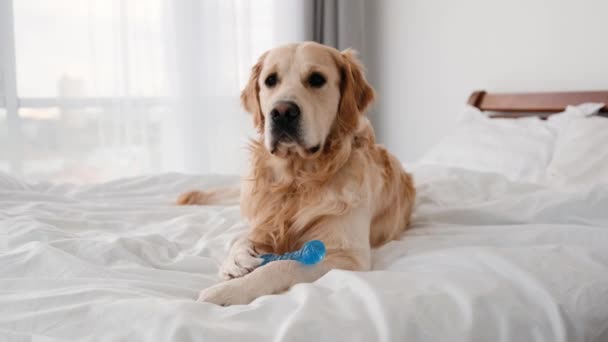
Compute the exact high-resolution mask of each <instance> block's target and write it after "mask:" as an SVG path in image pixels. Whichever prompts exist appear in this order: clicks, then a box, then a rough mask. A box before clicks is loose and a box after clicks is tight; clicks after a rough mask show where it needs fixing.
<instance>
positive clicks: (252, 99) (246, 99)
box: [241, 53, 266, 133]
mask: <svg viewBox="0 0 608 342" xmlns="http://www.w3.org/2000/svg"><path fill="white" fill-rule="evenodd" d="M265 57H266V53H264V54H263V55H262V56H260V58H259V59H258V61H257V63H255V65H254V66H253V67H252V68H251V74H250V75H249V81H247V85H246V86H245V89H243V91H242V92H241V105H242V106H243V108H244V109H245V110H246V111H247V112H249V113H251V114H252V115H253V126H254V127H255V128H256V129H257V130H258V132H259V133H262V132H264V115H263V114H262V108H261V107H260V96H259V92H260V85H259V84H258V80H259V79H260V74H261V73H262V66H263V64H264V58H265Z"/></svg>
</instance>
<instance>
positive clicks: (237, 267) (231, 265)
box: [219, 246, 263, 280]
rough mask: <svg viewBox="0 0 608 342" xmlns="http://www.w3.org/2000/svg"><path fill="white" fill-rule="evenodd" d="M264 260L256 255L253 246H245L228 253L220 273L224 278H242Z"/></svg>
mask: <svg viewBox="0 0 608 342" xmlns="http://www.w3.org/2000/svg"><path fill="white" fill-rule="evenodd" d="M262 261H263V260H262V259H261V258H258V257H257V256H256V255H255V252H254V251H253V248H251V247H249V246H243V247H242V248H238V249H237V250H233V251H232V252H231V253H230V255H228V258H226V260H224V263H223V264H222V266H221V267H220V271H219V275H220V277H222V278H223V279H224V280H230V279H233V278H240V277H242V276H244V275H246V274H247V273H250V272H251V271H253V270H254V269H256V268H257V267H258V266H260V264H262Z"/></svg>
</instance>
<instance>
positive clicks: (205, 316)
mask: <svg viewBox="0 0 608 342" xmlns="http://www.w3.org/2000/svg"><path fill="white" fill-rule="evenodd" d="M415 177H416V182H417V184H418V194H419V197H418V203H417V207H416V210H415V216H414V220H413V226H412V229H410V230H409V231H408V232H407V233H405V234H404V235H403V237H402V238H401V240H399V241H394V242H391V243H389V244H388V245H386V246H384V247H382V248H381V249H379V250H377V251H376V252H375V253H374V271H373V272H361V273H355V272H345V271H337V270H336V271H332V272H330V273H328V274H327V275H326V276H324V277H323V278H321V279H320V280H318V281H317V282H315V283H313V284H301V285H297V286H295V287H294V288H292V289H291V290H290V291H288V292H287V293H285V294H282V295H274V296H265V297H262V298H259V299H257V300H256V301H254V302H253V303H252V304H250V305H248V306H233V307H227V308H223V307H218V306H214V305H211V304H204V303H197V302H195V301H194V300H195V298H196V296H197V294H198V291H199V290H200V289H202V288H205V287H207V286H210V285H212V284H214V283H215V282H217V281H219V280H218V278H217V276H216V273H217V267H218V264H219V262H220V261H221V260H222V258H223V257H224V256H225V254H226V252H227V249H228V247H229V242H230V241H231V239H232V238H234V236H235V235H236V234H238V233H239V232H241V231H243V230H244V229H246V224H245V223H244V222H242V221H241V219H240V216H239V210H238V208H237V207H236V206H226V207H221V206H210V207H177V206H174V205H172V204H171V202H172V201H173V199H174V198H175V197H176V195H177V194H178V193H179V192H181V191H183V190H187V189H192V188H209V187H212V186H216V185H225V184H229V183H231V182H234V181H236V178H235V177H220V176H207V177H194V176H184V175H177V174H166V175H159V176H149V177H139V178H132V179H124V180H118V181H114V182H110V183H105V184H100V185H91V186H71V185H55V186H53V185H49V184H38V185H28V184H24V183H22V182H20V181H17V180H15V179H13V178H11V177H9V176H6V175H4V174H0V341H86V340H105V341H215V340H227V341H307V342H308V341H340V340H348V341H419V342H420V341H433V342H435V341H548V342H549V341H550V342H555V341H598V342H599V341H608V187H606V186H604V187H597V188H592V189H579V191H577V192H571V191H572V189H570V190H569V191H568V192H565V191H563V190H559V189H550V188H544V187H541V186H538V185H532V184H523V183H513V182H509V181H507V180H506V179H504V178H503V177H501V176H498V175H494V174H482V173H476V172H472V171H464V170H458V169H448V168H442V167H430V166H428V167H419V168H417V169H416V170H415ZM268 281H272V279H269V280H268Z"/></svg>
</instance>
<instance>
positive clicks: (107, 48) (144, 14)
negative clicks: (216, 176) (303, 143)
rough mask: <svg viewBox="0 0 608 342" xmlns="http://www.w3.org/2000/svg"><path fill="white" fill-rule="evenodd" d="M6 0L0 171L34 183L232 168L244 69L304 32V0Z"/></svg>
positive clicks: (244, 130)
mask: <svg viewBox="0 0 608 342" xmlns="http://www.w3.org/2000/svg"><path fill="white" fill-rule="evenodd" d="M2 1H3V5H2V6H1V7H0V21H2V20H3V19H4V20H5V19H6V18H9V19H10V21H12V22H13V25H0V30H1V32H0V37H2V38H0V39H1V40H0V50H2V51H3V52H4V53H3V54H0V55H2V56H7V55H8V56H11V55H12V56H14V57H15V58H14V62H13V63H11V62H10V61H9V62H7V61H6V60H5V59H6V58H4V57H2V56H0V58H2V59H3V61H2V63H0V65H2V70H0V72H1V73H0V80H2V81H1V85H0V88H2V89H3V90H0V96H2V100H0V171H3V170H4V171H8V172H10V173H13V174H16V175H19V176H24V177H25V178H27V179H30V180H52V181H73V182H91V181H102V180H107V179H112V178H116V177H123V176H133V175H139V174H145V173H154V172H160V171H181V172H190V173H203V172H206V173H220V172H221V173H240V172H241V170H242V167H243V165H244V163H245V162H246V153H245V151H246V149H245V146H246V143H247V140H248V138H249V136H251V135H253V134H254V132H253V130H252V129H251V128H250V127H251V123H250V118H249V117H248V116H247V115H246V114H244V113H243V112H242V110H241V108H240V106H239V99H238V98H239V91H240V89H241V88H242V86H243V85H244V83H245V80H246V79H247V76H248V72H249V68H250V66H251V65H252V64H253V62H254V61H255V59H256V58H257V56H258V55H259V54H261V53H262V52H263V51H265V50H267V49H268V48H271V47H272V46H274V45H276V44H280V43H284V42H287V41H297V40H305V39H309V38H310V37H311V35H312V34H311V29H312V28H310V29H309V26H310V25H308V22H309V20H311V15H312V8H311V6H309V4H308V3H307V1H306V0H297V1H282V0H173V1H169V0H53V1H42V2H41V1H37V0H13V1H10V0H2ZM7 4H9V6H7ZM11 5H12V6H11ZM9 10H10V13H8V12H9ZM2 11H4V12H2ZM6 22H7V21H5V23H6ZM11 26H12V27H11ZM11 28H12V32H11V30H10V29H11ZM6 37H11V38H13V40H14V45H12V44H11V40H10V39H6ZM11 45H12V46H11ZM11 74H14V75H16V77H15V81H14V82H12V81H11V77H6V75H9V76H10V75H11ZM7 89H8V90H9V91H7ZM11 89H12V90H14V91H10V90H11ZM11 101H12V102H11ZM6 103H17V104H18V105H17V108H9V107H7V106H6ZM15 137H16V138H15ZM15 151H18V153H14V152H15ZM12 156H16V157H15V158H12Z"/></svg>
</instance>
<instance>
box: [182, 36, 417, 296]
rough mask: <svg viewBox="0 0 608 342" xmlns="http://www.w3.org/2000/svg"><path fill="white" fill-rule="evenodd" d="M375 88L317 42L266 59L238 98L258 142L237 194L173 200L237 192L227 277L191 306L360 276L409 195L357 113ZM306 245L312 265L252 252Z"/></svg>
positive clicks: (393, 162)
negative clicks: (312, 252) (319, 248)
mask: <svg viewBox="0 0 608 342" xmlns="http://www.w3.org/2000/svg"><path fill="white" fill-rule="evenodd" d="M373 99H374V90H373V89H372V87H371V86H370V85H369V84H368V82H367V81H366V79H365V77H364V75H363V69H362V67H361V64H360V63H359V61H358V60H357V58H356V57H355V54H354V52H353V51H352V50H346V51H343V52H340V51H338V50H335V49H333V48H330V47H327V46H323V45H320V44H317V43H312V42H305V43H298V44H289V45H285V46H282V47H278V48H276V49H273V50H270V51H268V52H266V53H264V54H263V55H262V56H261V57H260V59H259V60H258V62H257V63H256V64H255V66H253V68H252V71H251V77H250V79H249V82H248V84H247V86H246V87H245V89H244V90H243V92H242V94H241V101H242V105H243V107H244V108H245V109H246V110H247V111H248V112H250V113H251V114H252V115H253V124H254V125H255V127H256V128H257V131H258V132H259V137H258V138H257V139H255V140H254V141H252V143H251V147H250V148H251V160H250V166H249V170H248V173H247V174H246V175H245V177H244V178H243V181H242V184H241V187H240V191H236V190H215V191H210V192H203V191H192V192H188V193H185V194H183V195H182V196H181V197H180V198H179V199H178V204H183V205H186V204H215V203H225V202H227V201H228V202H229V201H230V198H231V197H234V196H238V193H239V192H240V205H241V212H242V214H243V216H244V217H245V218H246V219H247V221H248V223H249V231H248V232H247V233H246V234H245V235H244V236H242V237H241V238H240V239H238V240H237V241H235V243H234V244H233V245H232V247H231V249H230V252H229V255H228V257H227V259H226V260H225V262H224V263H223V265H222V266H221V267H220V275H221V276H222V277H223V278H224V279H225V280H226V281H224V282H221V283H219V284H217V285H215V286H212V287H210V288H207V289H205V290H203V291H201V293H200V296H199V301H204V302H210V303H215V304H219V305H234V304H247V303H249V302H251V301H253V300H254V299H256V298H257V297H260V296H264V295H269V294H276V293H281V292H284V291H286V290H288V289H289V288H290V287H291V286H293V285H295V284H298V283H304V282H313V281H315V280H317V279H318V278H320V277H321V276H323V275H324V274H325V273H327V272H328V271H330V270H332V269H342V270H352V271H366V270H369V269H370V268H371V248H374V247H378V246H380V245H382V244H384V243H386V242H387V241H390V240H391V239H395V238H397V237H398V236H399V235H400V233H402V232H403V231H404V230H405V229H406V228H407V226H408V224H409V220H410V215H411V212H412V205H413V202H414V197H415V190H414V187H413V184H412V178H411V176H410V175H409V174H408V173H406V172H405V171H404V170H403V168H402V166H401V164H400V163H399V161H398V160H397V159H396V158H395V157H393V156H392V155H391V154H390V153H389V152H388V151H387V150H386V149H385V148H384V147H383V146H380V145H377V144H376V142H375V136H374V131H373V129H372V127H371V125H370V123H369V121H368V119H367V118H366V117H365V116H364V113H365V110H366V109H367V108H368V106H369V105H370V103H371V102H372V101H373ZM310 240H321V241H323V242H324V243H325V245H326V247H327V254H326V256H325V258H324V259H323V261H322V262H320V263H319V264H316V265H314V266H306V265H302V264H300V263H298V262H296V261H275V262H271V263H269V264H267V265H264V266H262V267H258V266H259V265H260V263H261V259H260V258H258V256H259V255H261V254H264V253H279V254H281V253H285V252H290V251H294V250H297V249H299V248H300V247H302V245H303V244H304V243H306V242H307V241H310Z"/></svg>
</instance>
